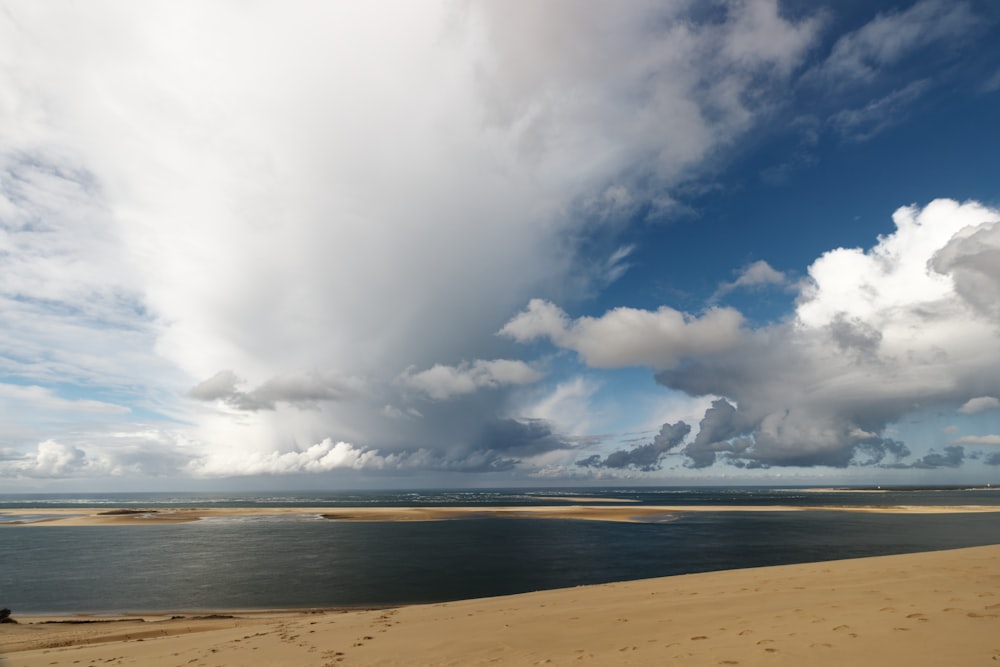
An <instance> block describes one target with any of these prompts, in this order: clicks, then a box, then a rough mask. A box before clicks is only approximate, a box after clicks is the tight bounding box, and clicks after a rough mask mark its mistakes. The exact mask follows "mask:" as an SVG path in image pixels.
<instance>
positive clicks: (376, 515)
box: [0, 504, 1000, 528]
mask: <svg viewBox="0 0 1000 667" xmlns="http://www.w3.org/2000/svg"><path fill="white" fill-rule="evenodd" d="M695 512H868V513H871V512H874V513H883V514H967V513H983V512H1000V505H635V504H622V505H616V504H600V505H551V506H547V505H525V506H501V507H482V506H465V507H225V508H218V507H213V508H198V507H173V508H171V507H152V508H109V507H107V506H102V507H74V508H47V507H32V508H17V509H0V517H15V519H12V520H8V521H0V528H4V527H10V528H12V527H31V526H107V525H116V526H119V525H120V526H141V525H165V524H180V523H191V522H195V521H205V520H222V521H224V520H227V519H233V520H237V519H254V518H262V519H270V518H277V519H284V520H300V521H314V520H326V521H448V520H456V519H470V518H486V517H490V518H516V519H572V520H583V521H615V522H626V523H648V522H650V521H669V520H672V519H673V518H676V517H677V516H678V515H682V514H685V513H695ZM16 517H25V520H17V519H16Z"/></svg>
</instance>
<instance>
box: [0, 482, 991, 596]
mask: <svg viewBox="0 0 1000 667" xmlns="http://www.w3.org/2000/svg"><path fill="white" fill-rule="evenodd" d="M556 493H566V492H565V491H560V492H556ZM580 493H581V495H588V496H592V495H595V494H598V495H603V496H611V497H620V498H629V499H632V500H637V501H639V502H640V503H643V504H671V505H685V504H691V505H695V504H698V505H701V504H711V503H716V504H720V505H721V504H725V505H735V504H749V505H758V504H759V505H769V504H799V505H802V504H809V505H847V504H862V505H865V504H998V503H1000V497H998V496H997V495H996V494H995V493H994V492H990V491H981V492H975V491H964V492H963V491H940V492H938V491H935V492H917V491H909V492H896V493H894V494H851V493H806V492H802V491H797V490H752V491H750V490H745V491H742V492H732V491H726V490H687V491H683V490H642V491H631V490H628V491H615V490H602V491H601V492H597V491H595V490H593V489H589V490H586V491H585V492H584V491H581V492H580ZM548 495H553V492H542V491H539V492H532V493H526V492H523V491H517V492H508V491H491V492H408V493H406V494H398V493H397V494H353V495H351V494H315V495H309V494H297V495H285V494H282V495H274V494H272V495H269V496H261V495H254V494H243V495H240V496H235V495H232V494H230V495H225V496H222V495H220V496H205V495H200V496H191V495H179V494H147V495H136V494H129V495H127V496H125V495H122V496H108V495H104V496H92V497H90V498H84V497H79V496H77V497H67V496H61V497H55V496H47V497H35V498H32V499H29V498H23V497H14V496H0V507H6V508H11V507H13V508H17V507H39V506H49V507H73V506H81V505H93V504H108V505H114V506H136V507H140V506H141V507H149V506H156V505H163V506H177V505H188V506H205V505H209V504H211V505H214V506H251V507H252V506H255V505H256V506H264V505H268V506H274V505H287V506H303V507H305V506H311V507H315V506H329V507H342V506H357V505H363V504H364V505H370V506H399V505H432V504H437V505H474V504H481V505H484V506H488V505H510V504H526V505H530V504H549V503H550V502H551V501H548V500H541V496H548ZM362 501H363V502H362ZM994 543H1000V514H964V515H962V514H953V515H946V514H937V515H915V514H910V515H904V514H862V513H845V512H829V511H811V512H774V513H759V514H756V513H752V514H747V513H692V514H682V515H680V517H679V518H678V519H677V520H674V521H669V522H664V523H640V524H623V523H605V522H594V521H564V520H543V519H512V518H473V519H461V520H452V521H441V522H428V523H374V522H372V523H366V522H362V523H350V522H343V523H341V522H336V521H327V520H323V519H318V518H315V517H311V516H308V515H301V516H299V517H291V518H267V519H263V518H233V519H213V520H203V521H199V522H194V523H187V524H175V525H154V526H142V527H137V526H87V527H70V526H65V527H58V526H48V527H47V526H33V527H16V526H12V527H5V528H0V546H2V548H3V552H4V566H3V568H0V606H5V607H10V608H11V609H13V610H15V612H23V613H29V612H83V611H95V612H123V611H152V610H181V609H184V610H193V609H220V608H266V607H339V606H355V605H390V604H403V603H412V602H429V601H442V600H452V599H459V598H470V597H483V596H492V595H504V594H509V593H519V592H525V591H532V590H540V589H547V588H561V587H566V586H576V585H581V584H595V583H603V582H610V581H622V580H628V579H639V578H646V577H656V576H665V575H672V574H682V573H689V572H700V571H708V570H720V569H730V568H738V567H756V566H763V565H778V564H786V563H797V562H806V561H816V560H826V559H836V558H854V557H861V556H872V555H884V554H892V553H904V552H911V551H921V550H929V549H944V548H955V547H964V546H974V545H981V544H994Z"/></svg>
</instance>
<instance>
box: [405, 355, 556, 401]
mask: <svg viewBox="0 0 1000 667" xmlns="http://www.w3.org/2000/svg"><path fill="white" fill-rule="evenodd" d="M541 378H542V374H541V373H539V372H538V371H537V370H535V369H534V368H532V367H531V366H529V365H528V364H526V363H524V362H523V361H516V360H510V359H493V360H492V361H484V360H481V359H477V360H476V361H474V362H472V363H468V362H463V363H461V364H459V365H458V366H444V365H442V364H435V365H434V366H432V367H431V368H429V369H427V370H425V371H420V372H417V373H414V372H412V371H407V372H406V373H404V374H403V375H401V376H400V377H399V378H398V381H399V382H400V383H401V384H403V385H405V386H407V387H412V388H413V389H418V390H420V391H422V392H424V393H426V394H427V395H428V396H430V397H431V398H433V399H437V400H444V399H446V398H451V397H452V396H457V395H461V394H471V393H473V392H475V391H476V390H478V389H481V388H484V387H487V388H488V387H502V386H507V385H518V384H530V383H532V382H537V381H538V380H540V379H541Z"/></svg>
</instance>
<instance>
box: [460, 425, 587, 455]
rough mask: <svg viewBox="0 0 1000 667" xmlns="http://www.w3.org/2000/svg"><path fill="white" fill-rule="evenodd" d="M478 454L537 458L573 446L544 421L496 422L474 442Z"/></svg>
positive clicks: (484, 430) (485, 428) (486, 428)
mask: <svg viewBox="0 0 1000 667" xmlns="http://www.w3.org/2000/svg"><path fill="white" fill-rule="evenodd" d="M476 444H477V445H478V449H479V450H481V451H488V452H495V453H502V454H503V455H514V456H537V455H539V454H544V453H546V452H551V451H554V450H559V449H573V448H574V447H575V445H574V444H573V443H572V442H571V441H570V440H569V439H567V438H565V437H564V436H562V435H560V434H559V433H557V432H556V431H555V428H554V427H553V425H552V424H551V423H549V422H548V421H546V420H544V419H498V420H496V421H492V422H490V423H488V424H486V426H485V427H484V428H483V432H482V435H481V437H479V438H478V439H477V441H476Z"/></svg>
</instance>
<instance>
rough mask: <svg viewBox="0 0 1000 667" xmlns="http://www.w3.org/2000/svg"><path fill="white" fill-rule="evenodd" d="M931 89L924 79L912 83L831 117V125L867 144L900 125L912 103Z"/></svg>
mask: <svg viewBox="0 0 1000 667" xmlns="http://www.w3.org/2000/svg"><path fill="white" fill-rule="evenodd" d="M930 86H931V84H930V82H929V81H926V80H921V81H913V82H912V83H909V84H907V85H906V86H904V87H903V88H900V89H899V90H894V91H892V92H891V93H889V94H887V95H885V96H883V97H880V98H878V99H876V100H872V101H870V102H868V103H867V104H866V105H865V106H863V107H861V108H858V109H844V110H842V111H838V112H837V113H835V114H834V115H833V116H831V117H830V124H831V125H832V126H833V129H834V130H836V132H837V133H838V134H839V135H840V136H841V137H843V138H845V139H849V140H851V141H867V140H869V139H871V138H872V137H874V136H875V135H877V134H880V133H881V132H883V131H885V130H886V129H888V128H889V127H891V126H893V125H895V124H897V123H899V122H901V121H902V120H903V119H904V118H905V116H906V112H907V110H908V109H909V108H910V107H911V106H912V104H913V102H914V101H916V100H917V99H918V98H920V97H921V96H923V95H924V94H925V93H927V92H928V90H929V89H930Z"/></svg>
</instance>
